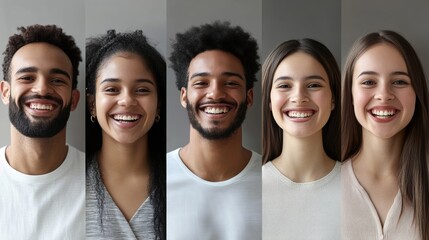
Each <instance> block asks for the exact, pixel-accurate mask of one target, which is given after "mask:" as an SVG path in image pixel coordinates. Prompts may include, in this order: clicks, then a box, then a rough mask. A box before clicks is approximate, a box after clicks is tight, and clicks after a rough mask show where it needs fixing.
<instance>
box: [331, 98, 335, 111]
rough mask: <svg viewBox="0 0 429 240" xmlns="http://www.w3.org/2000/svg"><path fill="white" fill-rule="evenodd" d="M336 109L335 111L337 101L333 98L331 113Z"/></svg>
mask: <svg viewBox="0 0 429 240" xmlns="http://www.w3.org/2000/svg"><path fill="white" fill-rule="evenodd" d="M334 109H335V100H334V98H332V102H331V111H334Z"/></svg>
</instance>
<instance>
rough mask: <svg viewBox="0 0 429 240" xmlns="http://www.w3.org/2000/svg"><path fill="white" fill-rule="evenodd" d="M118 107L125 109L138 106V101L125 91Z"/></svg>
mask: <svg viewBox="0 0 429 240" xmlns="http://www.w3.org/2000/svg"><path fill="white" fill-rule="evenodd" d="M119 97H120V98H119V100H118V105H120V106H123V107H129V106H135V105H136V104H137V100H136V99H135V96H134V95H133V94H131V93H129V92H127V91H124V92H123V93H122V94H121V95H119Z"/></svg>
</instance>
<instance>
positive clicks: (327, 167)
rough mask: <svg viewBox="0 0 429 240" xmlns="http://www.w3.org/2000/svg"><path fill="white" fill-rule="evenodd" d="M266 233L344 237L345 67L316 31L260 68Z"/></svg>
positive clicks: (284, 46)
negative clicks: (342, 71) (315, 37)
mask: <svg viewBox="0 0 429 240" xmlns="http://www.w3.org/2000/svg"><path fill="white" fill-rule="evenodd" d="M262 81H263V84H262V99H263V102H262V112H263V141H262V144H263V163H264V166H263V167H262V192H263V195H262V196H263V197H262V199H263V203H262V216H263V225H262V236H263V239H270V240H273V239H329V240H332V239H340V168H341V167H340V163H339V159H340V138H339V136H340V130H339V125H340V71H339V68H338V65H337V63H336V61H335V58H334V56H333V55H332V54H331V52H330V51H329V50H328V49H327V48H326V47H325V46H324V45H323V44H321V43H320V42H317V41H315V40H312V39H301V40H290V41H286V42H284V43H282V44H280V45H279V46H278V47H277V48H276V49H274V50H273V51H272V52H271V53H270V54H269V56H268V57H267V59H266V60H265V63H264V65H263V68H262Z"/></svg>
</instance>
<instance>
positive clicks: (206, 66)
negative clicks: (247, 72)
mask: <svg viewBox="0 0 429 240" xmlns="http://www.w3.org/2000/svg"><path fill="white" fill-rule="evenodd" d="M225 72H233V73H238V74H240V75H241V76H242V77H243V79H244V68H243V65H242V63H241V61H240V59H238V58H237V57H236V56H234V55H233V54H231V53H228V52H225V51H221V50H209V51H204V52H202V53H200V54H198V55H196V56H195V57H194V58H193V59H192V60H191V62H190V63H189V69H188V73H189V75H192V74H195V73H208V74H210V75H221V74H222V73H225Z"/></svg>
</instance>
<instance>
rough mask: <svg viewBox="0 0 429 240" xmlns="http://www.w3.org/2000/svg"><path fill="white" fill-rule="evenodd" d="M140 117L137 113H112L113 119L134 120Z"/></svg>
mask: <svg viewBox="0 0 429 240" xmlns="http://www.w3.org/2000/svg"><path fill="white" fill-rule="evenodd" d="M139 118H140V117H139V116H138V115H119V114H118V115H114V116H113V119H115V120H118V121H136V120H138V119H139Z"/></svg>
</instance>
